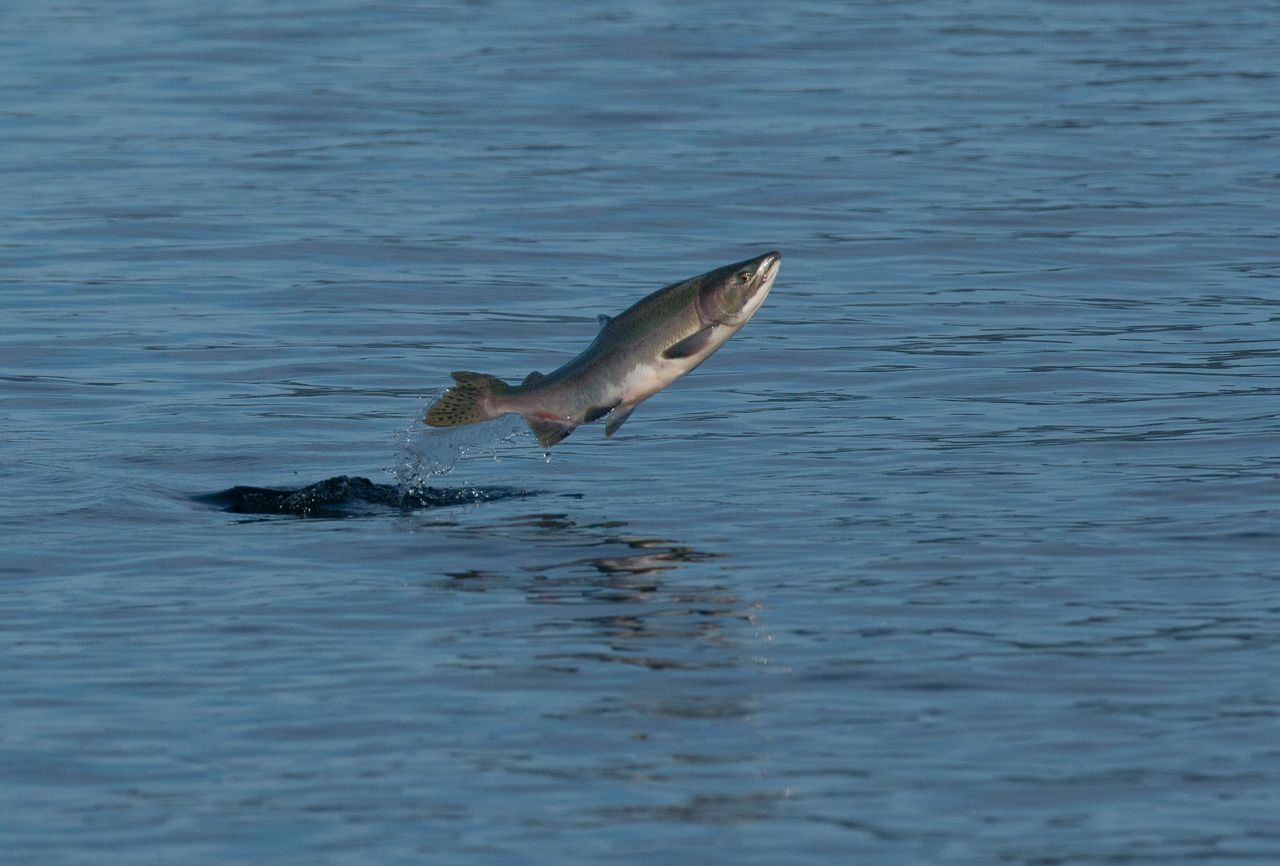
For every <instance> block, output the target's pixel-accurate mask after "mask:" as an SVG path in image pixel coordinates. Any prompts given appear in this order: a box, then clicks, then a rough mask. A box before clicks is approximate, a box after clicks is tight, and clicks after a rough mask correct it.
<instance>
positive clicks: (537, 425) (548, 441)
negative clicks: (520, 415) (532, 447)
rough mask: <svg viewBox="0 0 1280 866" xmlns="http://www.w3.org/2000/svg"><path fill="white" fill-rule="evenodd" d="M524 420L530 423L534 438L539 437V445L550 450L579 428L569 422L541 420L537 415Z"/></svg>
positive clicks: (525, 417)
mask: <svg viewBox="0 0 1280 866" xmlns="http://www.w3.org/2000/svg"><path fill="white" fill-rule="evenodd" d="M524 420H525V421H527V422H529V429H530V430H532V431H533V435H534V436H537V437H538V444H539V445H541V446H542V447H543V448H550V447H551V446H552V445H554V444H556V443H557V442H559V441H561V440H562V439H564V438H565V437H566V436H568V435H569V434H570V433H572V432H573V431H574V428H576V427H577V426H578V425H577V424H574V423H572V422H569V421H561V420H560V419H558V418H539V417H538V416H536V415H526V416H524Z"/></svg>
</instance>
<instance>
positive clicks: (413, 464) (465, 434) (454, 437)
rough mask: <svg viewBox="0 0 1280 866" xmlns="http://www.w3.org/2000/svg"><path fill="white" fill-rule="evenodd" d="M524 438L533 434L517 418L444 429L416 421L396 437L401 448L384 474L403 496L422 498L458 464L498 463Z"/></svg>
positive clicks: (508, 416)
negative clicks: (505, 450)
mask: <svg viewBox="0 0 1280 866" xmlns="http://www.w3.org/2000/svg"><path fill="white" fill-rule="evenodd" d="M525 438H529V439H532V438H533V434H532V433H531V432H530V431H529V428H528V427H526V426H525V423H524V420H523V419H522V418H521V417H520V416H519V415H503V416H502V417H499V418H495V419H493V420H492V421H485V422H484V423H481V424H468V425H466V426H464V427H444V428H433V427H428V426H426V425H425V424H423V423H422V421H421V420H415V421H414V423H413V424H411V425H410V426H409V427H407V428H406V429H404V430H402V431H400V432H399V433H398V434H396V439H397V441H398V442H399V443H400V448H399V451H398V453H397V454H396V462H395V464H394V465H392V466H388V467H387V468H386V472H387V473H388V474H389V475H391V477H392V478H394V479H395V480H396V483H397V484H398V485H399V486H400V488H401V490H402V491H404V492H405V493H409V494H421V493H422V492H424V491H425V490H426V489H427V488H428V487H429V486H430V483H431V482H432V481H433V480H434V479H436V478H439V477H441V476H443V475H448V474H449V473H450V472H452V471H453V469H454V467H455V466H457V465H458V463H459V462H460V461H462V460H468V459H472V458H476V457H491V458H492V459H493V460H494V461H495V462H496V461H500V460H501V459H502V458H501V456H500V454H499V452H500V450H501V449H503V448H504V447H505V446H509V445H511V444H513V443H515V442H516V441H517V440H520V439H525Z"/></svg>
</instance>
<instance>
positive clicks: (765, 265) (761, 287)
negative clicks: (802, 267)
mask: <svg viewBox="0 0 1280 866" xmlns="http://www.w3.org/2000/svg"><path fill="white" fill-rule="evenodd" d="M753 261H755V263H756V265H755V271H756V275H755V280H754V283H755V291H753V292H752V294H751V296H750V297H749V298H748V299H747V302H746V303H745V304H743V306H742V309H741V310H739V311H738V313H737V315H735V316H732V317H731V318H730V319H729V320H728V322H727V324H730V325H734V326H737V327H741V326H742V325H744V324H746V322H747V320H748V319H750V318H751V317H752V316H754V315H755V314H756V310H758V309H760V305H761V304H763V303H764V299H765V298H766V297H768V296H769V290H770V289H772V288H773V281H774V279H775V278H777V276H778V268H779V266H781V264H782V254H781V253H779V252H776V251H775V252H769V253H765V254H764V255H762V256H760V257H759V258H758V259H754V260H753Z"/></svg>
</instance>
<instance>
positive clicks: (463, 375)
mask: <svg viewBox="0 0 1280 866" xmlns="http://www.w3.org/2000/svg"><path fill="white" fill-rule="evenodd" d="M451 375H452V376H453V381H455V382H457V383H458V384H456V385H455V386H454V387H452V388H450V389H449V390H448V391H445V392H444V394H442V395H441V396H440V399H439V400H437V401H436V402H434V403H432V404H431V408H429V409H428V410H427V417H426V418H425V419H424V420H425V421H426V422H427V423H428V424H429V425H431V426H432V427H457V426H458V425H460V424H475V423H477V422H479V421H488V420H489V419H490V418H497V417H498V416H499V415H501V414H503V412H502V411H501V410H499V409H497V407H495V406H494V401H493V398H494V397H495V396H497V395H498V394H502V393H503V392H505V391H509V390H511V386H510V385H508V384H507V383H506V382H504V381H502V380H501V379H499V378H498V377H497V376H490V375H488V374H487V373H468V372H466V371H463V370H459V371H457V372H455V373H452V374H451Z"/></svg>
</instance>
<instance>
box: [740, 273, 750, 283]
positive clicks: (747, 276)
mask: <svg viewBox="0 0 1280 866" xmlns="http://www.w3.org/2000/svg"><path fill="white" fill-rule="evenodd" d="M750 281H751V271H742V272H740V273H739V274H738V282H740V283H747V282H750Z"/></svg>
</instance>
